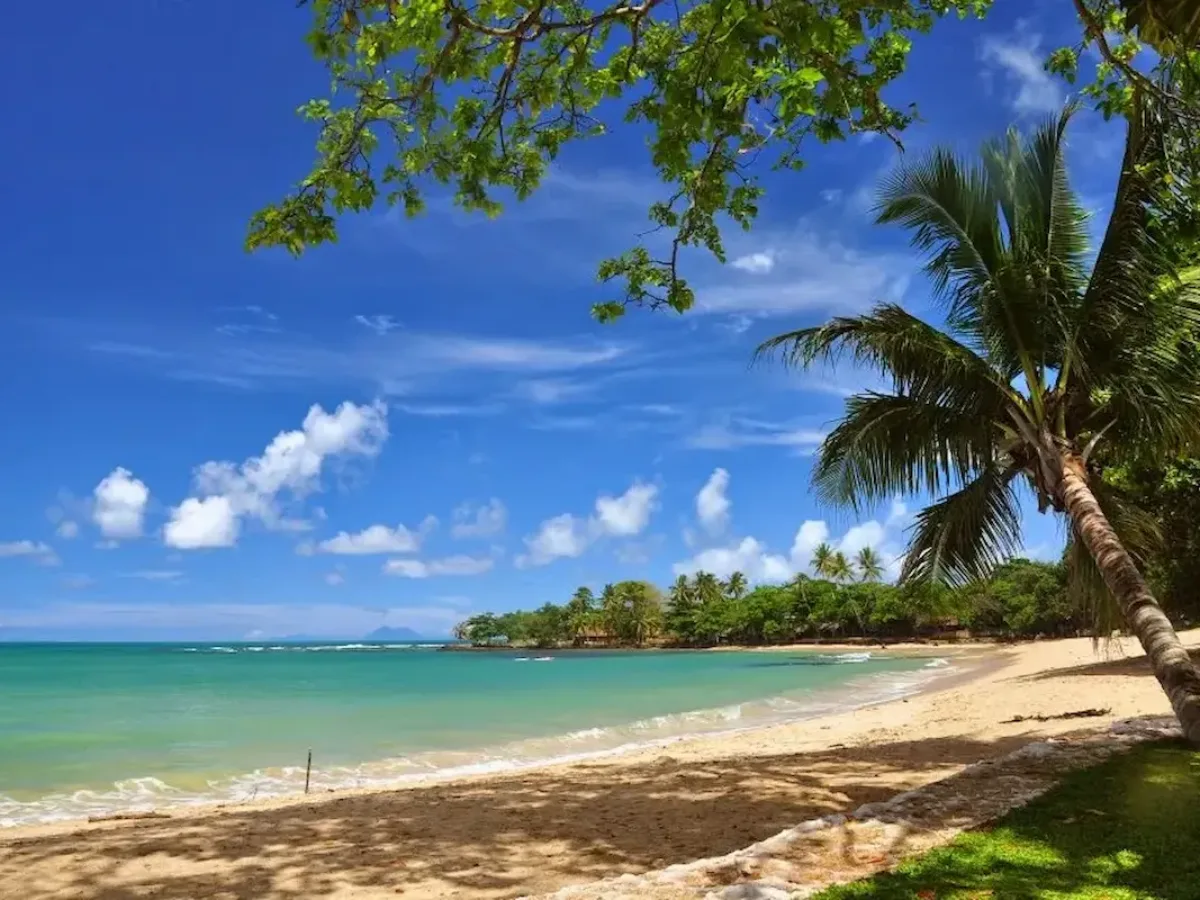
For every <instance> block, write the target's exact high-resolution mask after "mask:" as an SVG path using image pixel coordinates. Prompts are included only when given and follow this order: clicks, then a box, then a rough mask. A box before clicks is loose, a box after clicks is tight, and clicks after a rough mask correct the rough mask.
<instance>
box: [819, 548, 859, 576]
mask: <svg viewBox="0 0 1200 900" xmlns="http://www.w3.org/2000/svg"><path fill="white" fill-rule="evenodd" d="M825 574H826V575H827V576H828V577H829V578H830V579H831V580H832V581H836V582H837V583H838V584H841V583H842V582H844V581H849V580H850V579H851V578H853V577H854V569H853V568H852V567H851V565H850V560H848V559H846V554H845V553H843V552H842V551H841V550H839V551H837V553H835V554H833V556H831V557H830V558H829V565H828V566H827V568H826V572H825Z"/></svg>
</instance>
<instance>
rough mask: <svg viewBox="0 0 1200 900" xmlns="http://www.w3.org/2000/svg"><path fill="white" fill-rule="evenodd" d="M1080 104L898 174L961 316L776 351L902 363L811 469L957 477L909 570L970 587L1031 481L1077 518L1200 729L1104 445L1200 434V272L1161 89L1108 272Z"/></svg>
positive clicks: (1196, 700) (948, 301)
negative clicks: (1108, 479)
mask: <svg viewBox="0 0 1200 900" xmlns="http://www.w3.org/2000/svg"><path fill="white" fill-rule="evenodd" d="M1070 115H1071V110H1070V109H1067V110H1066V111H1065V112H1064V113H1063V114H1062V115H1061V116H1060V117H1058V118H1057V119H1056V120H1053V121H1050V122H1047V123H1046V124H1045V125H1043V126H1042V127H1040V128H1039V129H1037V131H1036V132H1035V133H1034V134H1032V135H1030V136H1029V137H1027V138H1025V139H1022V138H1021V137H1020V136H1018V135H1017V134H1016V132H1015V131H1010V132H1009V134H1008V135H1007V136H1006V138H1005V139H1003V140H999V141H994V142H991V143H989V144H987V145H985V147H984V150H983V156H982V160H980V161H978V162H974V163H968V162H964V161H962V160H959V159H957V158H955V157H954V156H953V155H952V154H951V153H949V152H947V151H945V150H938V151H935V152H933V153H932V154H931V155H929V156H928V157H927V158H926V159H924V160H923V161H920V162H917V163H915V164H911V165H907V166H903V167H901V168H900V170H899V171H898V172H897V173H896V174H895V175H894V176H893V177H892V178H891V179H890V180H889V181H888V182H887V183H886V184H885V185H884V187H883V190H882V193H881V197H880V200H879V221H880V222H881V223H898V224H900V225H902V226H904V227H905V228H907V229H909V230H910V231H911V232H912V241H913V244H914V246H915V247H917V248H918V249H919V250H921V251H924V252H925V253H927V254H928V262H927V265H926V272H927V273H928V275H929V276H930V280H931V282H932V285H933V288H934V293H935V295H936V296H937V297H938V298H939V299H940V300H942V301H944V303H945V307H946V323H945V326H944V327H942V328H940V329H939V328H937V327H935V326H933V325H930V324H928V323H926V322H925V321H923V320H921V319H919V318H917V317H916V316H913V315H912V314H910V313H909V312H907V311H906V310H904V309H903V308H901V307H900V306H898V305H895V304H883V305H880V306H877V307H876V308H875V309H874V310H872V311H871V312H869V313H867V314H865V315H860V316H851V317H839V318H835V319H833V320H831V321H830V322H828V323H827V324H825V325H823V326H819V327H815V328H805V329H802V330H799V331H793V332H790V333H787V334H783V335H780V336H778V337H776V338H773V339H771V340H769V341H767V342H766V343H764V344H763V345H762V346H761V347H760V348H759V353H760V354H775V353H779V354H781V355H782V357H783V359H784V362H785V363H786V364H788V365H792V366H799V367H804V366H808V365H810V364H811V363H813V362H816V361H818V360H828V359H830V358H836V357H838V356H839V355H841V354H842V353H848V354H849V355H850V356H851V357H852V358H854V359H855V360H857V361H859V362H862V363H867V364H870V365H873V366H875V367H877V368H878V369H880V370H881V371H882V372H883V374H884V375H885V376H887V377H889V378H890V381H891V390H889V391H880V392H875V391H870V392H865V393H861V394H857V395H855V396H853V397H850V398H849V399H848V400H847V401H846V411H845V416H844V417H843V418H842V420H841V421H840V423H839V424H838V425H837V427H836V428H835V429H834V430H833V431H832V432H831V433H830V434H829V435H828V437H827V438H826V439H825V441H824V443H823V444H822V446H821V449H820V452H819V457H818V460H817V464H816V466H815V467H814V470H813V480H814V484H815V487H816V490H817V492H818V494H819V495H821V496H822V497H823V498H824V499H826V500H829V501H832V502H835V503H842V504H847V505H850V506H852V507H855V508H861V506H862V505H864V504H873V503H878V502H882V501H884V500H885V499H886V498H888V497H891V496H893V495H895V494H897V493H903V494H912V493H917V492H921V491H924V492H927V493H929V494H932V495H935V496H940V499H938V500H937V501H936V502H934V503H933V504H932V505H930V506H929V507H928V508H927V509H925V510H924V511H923V512H922V513H921V514H920V515H919V516H918V517H917V519H916V522H915V524H914V527H913V532H912V536H911V540H910V544H909V548H908V552H907V556H906V559H905V564H904V569H903V571H902V578H903V579H910V580H912V579H928V580H934V581H942V582H947V583H960V584H961V583H964V582H967V581H969V580H971V579H973V578H976V577H981V576H984V575H986V574H987V573H988V572H989V571H990V570H991V569H992V568H993V567H994V566H995V565H996V564H997V563H998V562H999V561H1000V560H1001V559H1003V558H1005V557H1007V556H1010V555H1012V554H1013V553H1015V552H1016V551H1017V550H1018V549H1019V547H1020V540H1021V522H1020V507H1019V505H1018V496H1017V488H1018V485H1020V484H1025V485H1027V486H1028V487H1029V488H1031V489H1032V491H1033V492H1034V494H1035V495H1036V497H1037V498H1038V503H1039V508H1040V510H1041V511H1042V512H1045V511H1047V510H1053V511H1054V512H1056V513H1059V514H1062V515H1064V516H1065V517H1066V518H1067V520H1068V522H1069V526H1070V527H1069V529H1068V531H1069V540H1070V544H1069V547H1068V553H1069V557H1070V564H1071V570H1072V573H1073V576H1072V577H1073V581H1074V583H1075V584H1077V585H1078V584H1084V583H1087V578H1088V576H1089V575H1090V576H1091V577H1092V578H1093V579H1094V578H1095V577H1097V576H1099V577H1102V579H1103V584H1104V585H1106V586H1107V588H1108V590H1109V591H1110V592H1111V596H1112V598H1113V599H1115V601H1116V603H1117V605H1118V606H1119V608H1120V610H1121V612H1122V613H1123V614H1124V618H1125V621H1126V622H1127V623H1128V625H1129V627H1130V629H1131V630H1132V631H1133V632H1134V633H1135V634H1136V635H1137V637H1138V639H1139V640H1140V641H1141V644H1142V646H1143V647H1144V648H1145V650H1146V653H1147V655H1148V656H1149V657H1150V661H1151V664H1152V665H1153V667H1154V673H1155V675H1156V676H1157V677H1158V680H1159V682H1160V683H1161V684H1162V686H1163V688H1164V690H1165V691H1166V693H1167V695H1168V696H1169V698H1170V700H1171V704H1172V707H1173V708H1174V710H1175V713H1176V715H1177V716H1178V717H1179V720H1180V722H1181V723H1182V725H1183V728H1184V732H1185V734H1186V735H1187V736H1188V737H1189V738H1190V739H1191V740H1192V741H1193V742H1197V743H1200V672H1198V671H1197V669H1196V667H1195V666H1194V665H1193V664H1192V663H1191V661H1190V659H1189V658H1188V654H1187V652H1186V650H1185V649H1184V647H1183V646H1182V644H1181V643H1180V641H1179V639H1178V637H1177V636H1176V634H1175V632H1174V630H1173V629H1172V627H1171V624H1170V621H1169V620H1168V619H1167V617H1166V615H1165V614H1164V613H1163V611H1162V609H1161V608H1160V607H1159V605H1158V603H1157V602H1156V601H1155V599H1154V597H1153V595H1152V594H1151V591H1150V589H1149V587H1148V586H1147V584H1146V581H1145V579H1144V578H1143V577H1142V575H1141V573H1140V572H1139V570H1138V566H1137V564H1136V562H1135V557H1134V556H1133V555H1132V553H1131V551H1132V552H1133V553H1137V552H1139V550H1138V546H1137V545H1138V543H1139V542H1140V541H1141V536H1142V535H1144V533H1145V528H1144V527H1140V528H1139V527H1133V526H1144V525H1145V522H1144V517H1138V516H1136V514H1135V513H1134V512H1133V511H1132V510H1130V509H1128V508H1127V507H1125V506H1123V505H1122V504H1121V497H1120V496H1119V495H1118V494H1117V493H1116V492H1115V490H1114V489H1112V488H1111V486H1107V485H1105V484H1104V482H1103V480H1102V477H1101V473H1100V471H1099V470H1098V468H1097V466H1096V464H1095V460H1094V459H1092V451H1093V450H1094V449H1095V447H1096V445H1097V444H1098V443H1099V442H1101V441H1103V442H1104V452H1105V453H1106V454H1108V455H1110V456H1111V457H1112V458H1113V459H1115V460H1119V459H1122V458H1126V459H1128V458H1130V457H1131V456H1132V455H1133V454H1135V453H1138V452H1140V453H1146V454H1152V455H1154V454H1162V453H1165V452H1168V451H1170V450H1171V449H1172V448H1179V447H1183V446H1187V445H1188V444H1189V442H1193V441H1195V440H1197V439H1198V437H1200V435H1198V434H1197V432H1198V431H1200V364H1198V359H1197V352H1196V345H1195V343H1194V341H1193V337H1194V335H1195V334H1196V329H1197V327H1198V326H1200V297H1198V292H1197V290H1195V289H1194V288H1195V287H1197V286H1200V279H1196V278H1191V277H1187V276H1185V277H1182V278H1180V277H1176V276H1175V274H1174V273H1173V272H1172V271H1171V270H1170V264H1169V261H1168V260H1166V259H1165V257H1166V256H1167V254H1166V253H1165V252H1164V251H1165V250H1166V249H1168V248H1167V244H1166V239H1167V238H1169V237H1170V235H1169V234H1166V233H1165V228H1166V227H1167V226H1165V225H1163V219H1162V218H1161V217H1155V216H1154V215H1153V212H1154V210H1153V209H1152V205H1153V204H1154V202H1155V200H1156V198H1157V197H1158V196H1160V195H1159V194H1158V193H1157V192H1158V191H1160V190H1161V185H1162V184H1163V181H1162V180H1161V179H1160V178H1159V175H1160V174H1161V172H1162V171H1164V170H1163V169H1162V168H1161V164H1162V162H1163V155H1164V144H1165V141H1166V138H1165V137H1164V132H1163V130H1162V129H1161V128H1157V127H1155V124H1156V123H1155V120H1154V111H1153V110H1151V109H1150V108H1149V107H1148V105H1147V104H1145V103H1141V102H1139V106H1138V109H1137V112H1136V114H1135V115H1133V116H1131V118H1130V121H1129V132H1128V136H1127V143H1126V149H1125V157H1124V160H1123V163H1122V171H1121V175H1120V179H1119V182H1118V186H1117V192H1116V197H1115V200H1114V206H1113V212H1112V216H1111V218H1110V220H1109V223H1108V226H1107V229H1106V232H1105V235H1104V238H1103V241H1102V243H1101V246H1100V248H1099V251H1098V253H1097V255H1096V258H1095V262H1094V263H1093V264H1092V266H1091V268H1090V269H1089V267H1088V245H1087V243H1088V242H1087V227H1086V218H1087V216H1086V214H1085V212H1084V211H1083V209H1082V207H1081V206H1080V204H1079V203H1078V201H1077V199H1076V197H1075V196H1074V194H1073V193H1072V192H1071V190H1070V187H1069V184H1068V181H1067V174H1066V170H1065V166H1064V160H1063V149H1064V147H1063V138H1064V133H1065V130H1066V127H1067V124H1068V121H1069V119H1070ZM1168 225H1169V223H1168ZM1176 249H1177V248H1176ZM1123 538H1124V539H1125V540H1124V541H1123ZM1142 546H1145V544H1144V543H1143V544H1142ZM1092 583H1095V582H1094V581H1093V582H1092Z"/></svg>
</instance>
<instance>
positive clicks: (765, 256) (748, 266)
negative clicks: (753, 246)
mask: <svg viewBox="0 0 1200 900" xmlns="http://www.w3.org/2000/svg"><path fill="white" fill-rule="evenodd" d="M730 265H732V266H733V267H734V268H735V269H741V270H742V271H743V272H750V273H751V274H753V275H765V274H766V273H767V272H770V271H771V270H772V269H773V268H775V254H774V253H771V252H767V253H763V252H758V253H747V254H746V255H745V256H739V257H738V258H737V259H735V260H734V261H733V262H732V263H731V264H730Z"/></svg>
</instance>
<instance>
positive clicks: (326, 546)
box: [300, 516, 437, 556]
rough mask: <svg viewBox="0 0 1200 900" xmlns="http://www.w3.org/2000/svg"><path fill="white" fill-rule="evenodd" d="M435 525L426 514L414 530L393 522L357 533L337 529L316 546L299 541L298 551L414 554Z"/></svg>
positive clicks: (431, 517)
mask: <svg viewBox="0 0 1200 900" xmlns="http://www.w3.org/2000/svg"><path fill="white" fill-rule="evenodd" d="M436 526H437V519H436V518H434V517H433V516H427V517H426V518H425V521H424V522H422V523H421V525H420V527H419V528H418V529H417V530H416V531H412V530H410V529H408V528H405V527H404V526H403V525H397V526H396V527H395V528H389V527H388V526H387V525H371V526H370V527H368V528H364V529H363V530H362V531H360V532H358V533H357V534H351V533H349V532H347V531H342V532H339V533H338V534H337V535H335V536H334V537H331V538H330V539H329V540H327V541H321V543H319V544H317V545H316V547H311V546H310V545H307V544H302V545H301V549H300V552H301V553H308V552H313V551H316V552H319V553H336V554H341V555H344V556H366V555H370V554H373V553H415V552H416V551H417V550H419V549H420V547H421V540H422V539H423V538H424V537H425V535H427V534H428V533H429V532H430V531H432V530H433V529H434V528H435V527H436Z"/></svg>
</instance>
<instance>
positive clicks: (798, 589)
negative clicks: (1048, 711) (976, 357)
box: [456, 559, 1087, 648]
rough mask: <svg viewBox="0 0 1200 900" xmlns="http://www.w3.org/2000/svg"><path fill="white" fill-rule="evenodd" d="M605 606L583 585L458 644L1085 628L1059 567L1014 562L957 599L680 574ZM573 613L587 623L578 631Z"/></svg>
mask: <svg viewBox="0 0 1200 900" xmlns="http://www.w3.org/2000/svg"><path fill="white" fill-rule="evenodd" d="M860 579H861V576H860ZM600 597H601V599H597V598H596V597H595V596H594V595H593V593H592V591H591V590H590V589H588V588H586V587H582V588H580V589H579V590H578V591H576V592H575V595H574V597H572V598H571V599H570V600H568V601H567V602H566V603H565V604H563V605H557V604H554V603H546V604H543V605H542V606H540V607H538V608H537V609H533V610H517V611H515V612H509V613H504V614H502V615H496V614H494V613H480V614H479V615H476V616H472V617H471V618H470V619H468V620H467V621H466V622H464V623H462V624H461V625H460V626H459V628H458V629H457V630H456V635H457V636H459V637H461V638H462V639H464V640H468V641H470V642H472V643H474V644H476V645H480V646H487V645H496V644H501V645H528V646H536V647H546V648H552V647H564V646H577V647H583V646H593V647H594V646H602V647H608V646H645V645H647V644H654V645H658V644H666V645H670V646H684V647H708V646H713V645H717V644H738V645H756V644H772V643H786V642H789V641H796V640H812V639H826V640H845V639H848V638H858V639H871V640H901V639H904V638H915V637H921V636H936V635H938V634H941V633H943V632H946V631H951V632H955V631H958V630H959V629H964V628H965V629H969V630H970V631H971V632H973V633H974V634H977V635H991V636H999V637H1033V636H1036V635H1047V636H1050V635H1054V636H1065V635H1074V634H1078V633H1079V632H1080V631H1082V630H1084V629H1086V627H1087V621H1086V619H1085V618H1084V617H1083V616H1082V615H1081V614H1080V613H1079V611H1078V610H1077V609H1076V608H1075V607H1074V606H1073V605H1072V603H1071V602H1070V600H1069V598H1068V596H1067V592H1066V571H1065V568H1064V566H1063V565H1062V564H1061V563H1054V564H1052V563H1043V562H1032V561H1030V560H1026V559H1013V560H1009V561H1008V562H1006V563H1004V564H1003V565H1001V566H1000V567H998V568H997V569H996V571H995V572H993V573H992V575H991V577H990V578H988V579H986V580H983V581H978V582H974V583H972V584H970V585H968V586H967V587H964V588H958V589H950V588H945V587H942V586H939V585H929V584H912V585H895V584H884V583H878V582H871V581H865V580H858V581H854V582H844V581H843V582H837V581H831V580H826V579H824V578H815V579H813V578H808V577H807V576H803V575H802V576H800V577H798V578H796V579H794V580H793V581H791V582H788V583H787V584H760V585H756V586H755V587H754V588H753V589H751V590H747V589H746V581H745V576H743V575H742V573H740V572H734V573H732V574H731V575H730V576H729V578H728V579H724V580H722V579H719V578H717V577H716V576H714V575H713V574H712V573H710V572H698V573H696V575H694V576H691V577H689V576H686V575H681V576H679V577H678V578H677V579H676V580H675V582H674V583H673V584H672V585H671V587H670V589H669V590H668V591H667V592H666V594H665V596H664V595H663V594H662V593H661V592H660V591H659V590H658V589H657V588H655V587H654V586H653V585H650V584H648V583H646V582H641V581H626V582H618V583H616V584H613V585H609V586H607V587H606V588H605V589H604V590H603V591H601V594H600ZM603 598H607V599H603ZM584 599H586V600H587V603H586V606H585V605H584V604H583V602H582V601H583V600H584ZM576 615H579V616H583V620H582V626H579V625H578V624H577V620H574V619H573V618H572V617H573V616H576ZM573 623H575V624H573Z"/></svg>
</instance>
